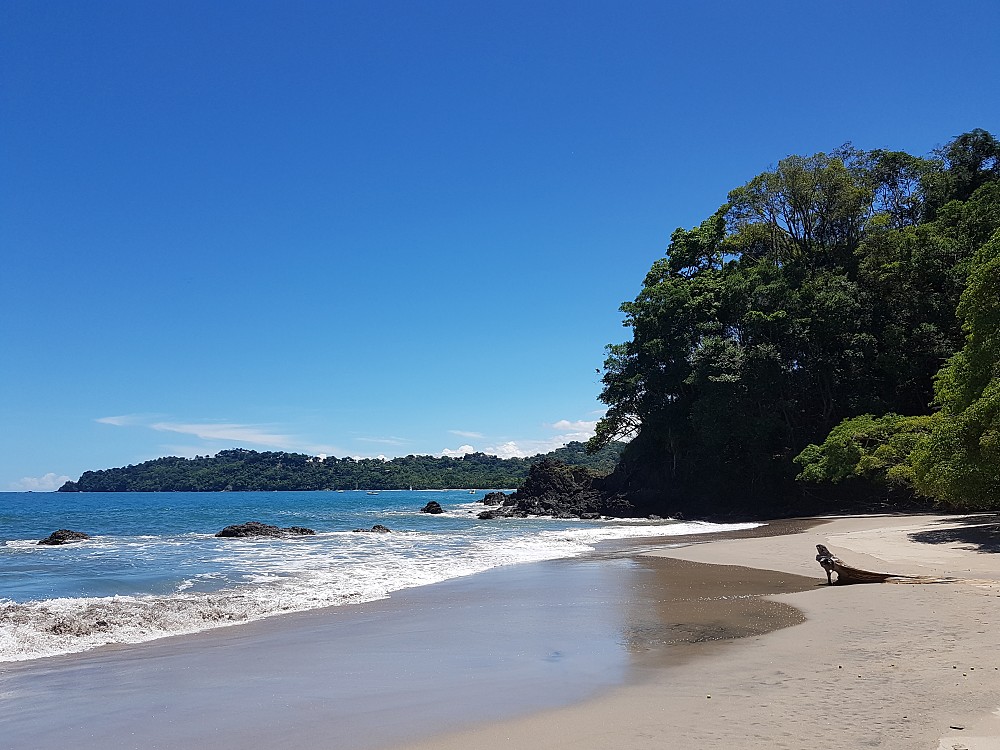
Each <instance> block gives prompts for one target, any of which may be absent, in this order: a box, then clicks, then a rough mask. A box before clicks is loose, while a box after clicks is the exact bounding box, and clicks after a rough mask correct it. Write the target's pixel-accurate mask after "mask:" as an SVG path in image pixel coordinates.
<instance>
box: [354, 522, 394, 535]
mask: <svg viewBox="0 0 1000 750" xmlns="http://www.w3.org/2000/svg"><path fill="white" fill-rule="evenodd" d="M352 530H353V531H354V533H356V534H371V533H375V534H389V533H391V532H392V529H390V528H389V527H388V526H383V525H382V524H380V523H377V524H375V525H374V526H372V527H371V528H370V529H352Z"/></svg>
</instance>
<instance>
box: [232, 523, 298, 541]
mask: <svg viewBox="0 0 1000 750" xmlns="http://www.w3.org/2000/svg"><path fill="white" fill-rule="evenodd" d="M315 533H316V532H315V531H313V530H312V529H307V528H305V527H304V526H288V527H286V528H279V527H277V526H272V525H271V524H267V523H261V522H260V521H249V522H247V523H239V524H235V525H233V526H227V527H226V528H224V529H223V530H222V531H220V532H219V533H218V534H216V536H218V537H230V538H237V539H243V538H247V537H259V536H263V537H272V538H280V537H285V536H305V535H309V534H315Z"/></svg>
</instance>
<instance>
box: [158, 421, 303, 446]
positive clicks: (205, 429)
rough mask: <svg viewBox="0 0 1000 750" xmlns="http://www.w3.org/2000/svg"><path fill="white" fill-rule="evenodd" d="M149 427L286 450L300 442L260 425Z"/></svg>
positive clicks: (164, 424)
mask: <svg viewBox="0 0 1000 750" xmlns="http://www.w3.org/2000/svg"><path fill="white" fill-rule="evenodd" d="M149 428H150V429H151V430H157V431H158V432H176V433H179V434H181V435H194V436H195V437H197V438H201V439H202V440H229V441H232V442H236V443H250V444H251V445H266V446H270V447H274V448H283V449H284V450H292V449H293V448H295V447H296V445H297V443H298V441H297V440H296V439H295V438H294V437H293V436H292V435H283V434H281V433H278V432H268V431H267V430H266V429H265V428H262V427H260V426H258V425H247V424H236V423H219V424H197V423H180V422H155V423H153V424H151V425H149Z"/></svg>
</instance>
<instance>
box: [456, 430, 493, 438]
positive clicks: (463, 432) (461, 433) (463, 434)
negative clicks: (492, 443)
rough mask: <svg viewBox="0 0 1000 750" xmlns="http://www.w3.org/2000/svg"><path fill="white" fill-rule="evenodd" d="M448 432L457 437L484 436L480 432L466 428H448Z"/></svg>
mask: <svg viewBox="0 0 1000 750" xmlns="http://www.w3.org/2000/svg"><path fill="white" fill-rule="evenodd" d="M448 432H450V433H451V434H452V435H458V436H459V437H464V438H484V437H486V436H485V435H484V434H483V433H481V432H468V431H466V430H448Z"/></svg>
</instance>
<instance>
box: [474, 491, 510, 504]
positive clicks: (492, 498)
mask: <svg viewBox="0 0 1000 750" xmlns="http://www.w3.org/2000/svg"><path fill="white" fill-rule="evenodd" d="M506 499H507V493H506V492H487V493H486V494H485V495H484V496H483V499H482V500H480V501H479V502H481V503H482V504H483V505H503V501H504V500H506Z"/></svg>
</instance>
